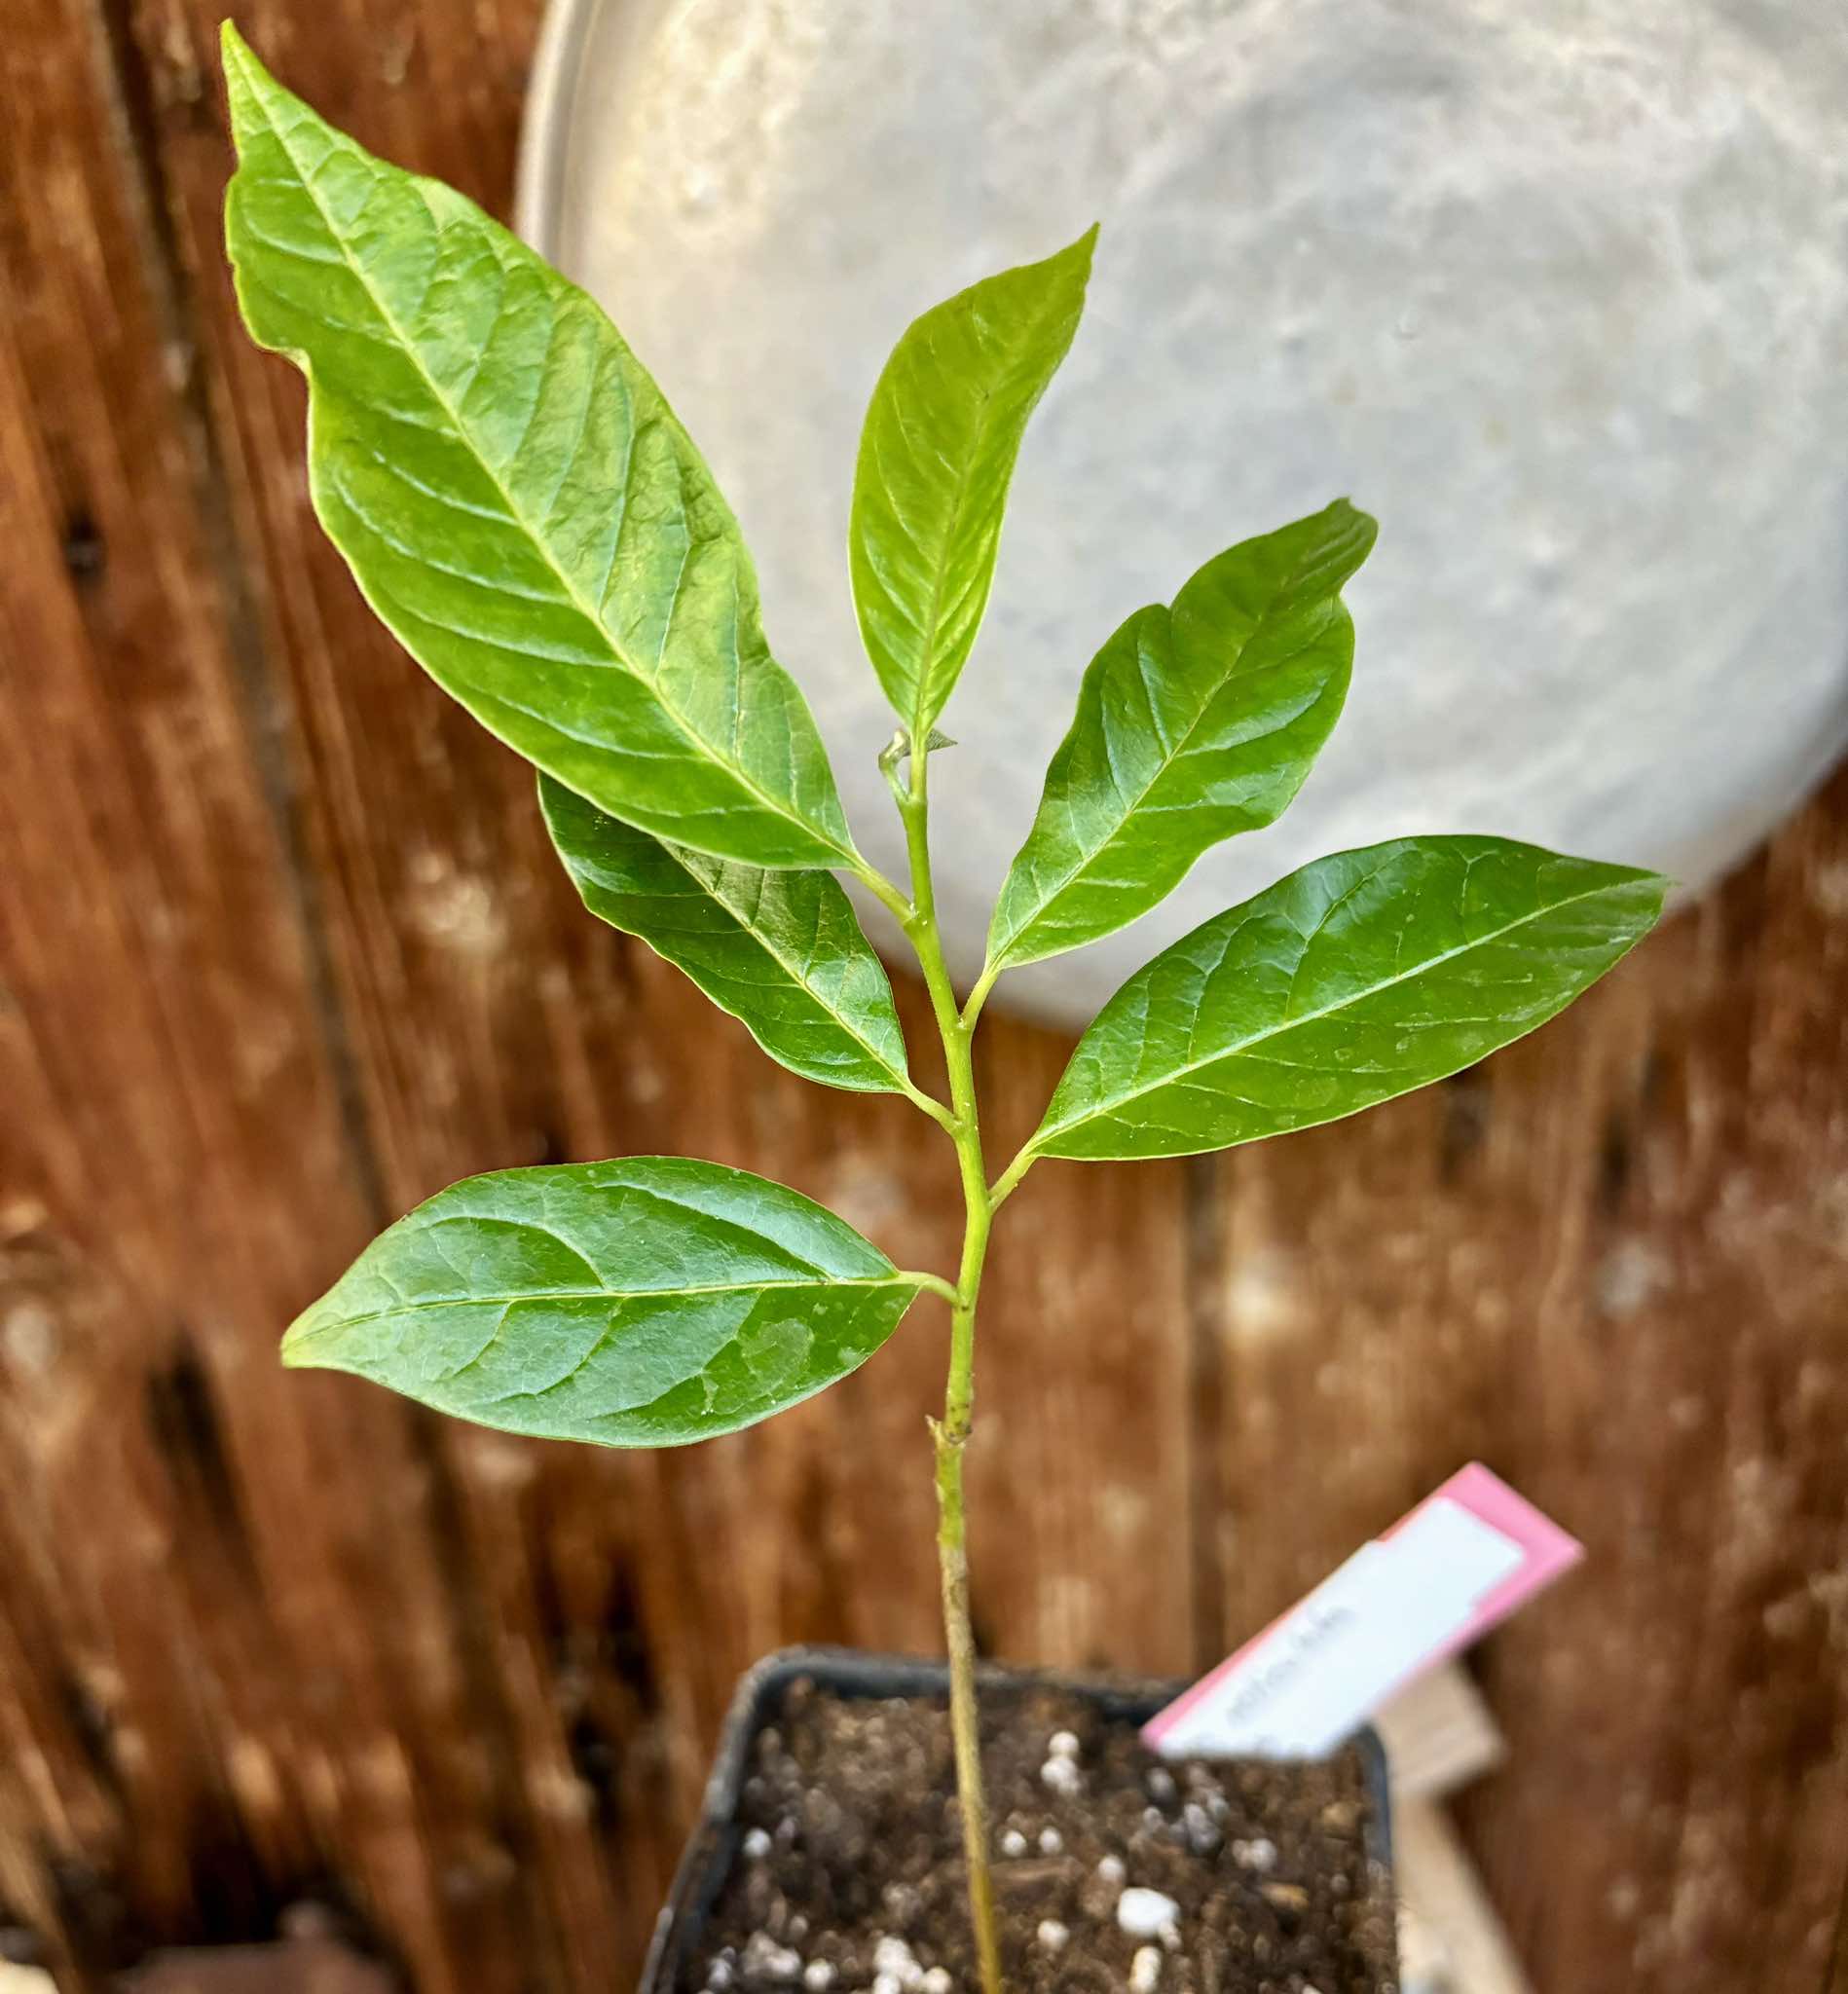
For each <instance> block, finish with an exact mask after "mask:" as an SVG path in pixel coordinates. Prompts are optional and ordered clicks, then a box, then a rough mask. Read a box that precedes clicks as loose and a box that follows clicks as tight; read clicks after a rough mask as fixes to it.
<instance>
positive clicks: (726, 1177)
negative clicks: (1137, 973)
mask: <svg viewBox="0 0 1848 1994" xmlns="http://www.w3.org/2000/svg"><path fill="white" fill-rule="evenodd" d="M919 1286H920V1282H919V1279H918V1277H917V1276H916V1275H915V1274H901V1273H900V1272H899V1271H898V1270H897V1269H896V1268H895V1267H894V1266H893V1265H892V1263H891V1262H890V1261H889V1260H887V1259H886V1257H885V1255H884V1254H883V1253H881V1252H880V1251H879V1250H878V1249H877V1248H876V1247H874V1246H872V1245H869V1243H868V1242H867V1241H866V1240H865V1239H863V1238H862V1237H860V1235H859V1234H858V1233H856V1232H855V1231H854V1230H853V1228H852V1227H851V1226H849V1225H848V1224H847V1223H846V1222H845V1221H844V1220H842V1219H837V1218H836V1217H835V1216H834V1215H833V1213H832V1212H830V1211H825V1210H824V1209H823V1208H822V1207H821V1206H820V1205H819V1204H816V1203H814V1202H813V1201H812V1200H809V1199H806V1198H802V1197H799V1196H798V1195H797V1194H796V1193H795V1192H794V1191H790V1190H787V1189H785V1188H784V1186H782V1185H781V1184H771V1183H769V1182H767V1181H766V1180H765V1179H763V1178H762V1177H754V1176H752V1175H750V1174H749V1173H748V1172H747V1171H744V1170H728V1169H723V1168H721V1166H720V1165H719V1164H717V1163H694V1162H691V1161H689V1160H688V1159H686V1158H684V1157H633V1158H630V1159H628V1160H626V1161H623V1162H619V1163H568V1164H563V1165H558V1166H554V1167H549V1168H545V1169H535V1170H501V1171H498V1172H496V1173H495V1174H493V1175H492V1176H487V1177H470V1178H468V1179H467V1180H466V1181H465V1182H463V1183H461V1184H453V1185H451V1186H450V1188H449V1189H448V1190H447V1191H442V1192H438V1193H437V1195H436V1196H435V1197H434V1198H432V1199H431V1200H429V1201H428V1202H427V1203H426V1204H421V1205H419V1206H418V1208H417V1209H416V1210H415V1211H414V1212H412V1213H411V1214H410V1215H409V1216H408V1217H407V1218H402V1219H400V1220H399V1221H398V1223H397V1224H396V1225H395V1226H393V1227H391V1229H390V1230H389V1231H388V1232H387V1233H384V1234H382V1235H381V1236H380V1237H378V1238H377V1239H375V1240H374V1241H373V1242H372V1244H371V1245H370V1246H368V1247H367V1248H366V1250H365V1252H363V1253H362V1254H361V1255H360V1256H359V1258H358V1259H357V1260H356V1261H355V1262H354V1263H353V1264H352V1266H351V1268H350V1269H349V1270H348V1271H347V1273H346V1274H343V1275H342V1276H341V1278H340V1279H339V1280H338V1281H337V1282H335V1284H334V1286H333V1287H332V1288H331V1289H329V1290H328V1292H327V1293H326V1294H325V1295H323V1296H322V1297H321V1299H320V1300H319V1301H318V1302H316V1303H315V1304H314V1307H313V1308H312V1309H310V1310H309V1311H307V1312H306V1313H305V1314H304V1315H302V1316H301V1317H299V1318H298V1320H297V1321H296V1322H295V1323H294V1325H293V1326H292V1327H291V1328H290V1330H289V1333H288V1335H287V1337H286V1338H285V1339H284V1340H283V1345H282V1357H283V1361H284V1362H285V1363H288V1364H295V1365H305V1366H313V1367H318V1368H321V1369H325V1370H332V1371H351V1372H353V1373H355V1374H356V1375H357V1376H358V1377H361V1378H369V1379H371V1380H373V1381H374V1383H375V1384H379V1385H389V1386H390V1387H391V1388H392V1390H394V1391H401V1392H403V1393H404V1394H405V1395H406V1396H407V1397H410V1398H414V1399H419V1400H421V1401H422V1402H423V1403H424V1404H425V1405H429V1406H434V1407H435V1408H436V1409H437V1410H438V1411H439V1412H445V1413H454V1414H456V1415H457V1416H458V1417H459V1418H462V1419H464V1420H474V1421H477V1422H480V1423H481V1424H483V1425H486V1426H499V1427H500V1428H502V1429H503V1430H505V1431H507V1432H510V1433H535V1434H540V1435H544V1436H546V1437H549V1438H552V1439H559V1440H594V1441H598V1442H600V1443H602V1444H603V1445H605V1446H608V1447H673V1446H678V1445H679V1444H680V1443H681V1442H683V1441H687V1440H707V1439H710V1438H711V1437H712V1436H713V1435H715V1434H719V1433H729V1432H732V1431H733V1430H734V1429H735V1428H737V1427H739V1426H748V1425H750V1424H752V1423H753V1422H755V1421H758V1420H761V1419H765V1418H767V1417H768V1415H770V1414H771V1413H776V1412H781V1411H782V1410H783V1409H784V1408H785V1407H786V1406H793V1405H795V1404H797V1403H799V1402H800V1401H801V1400H802V1399H805V1398H808V1397H810V1396H812V1395H813V1394H814V1393H815V1392H818V1391H820V1390H821V1389H822V1388H823V1386H824V1385H832V1384H833V1382H834V1381H835V1380H836V1379H837V1378H844V1377H845V1376H846V1375H847V1373H848V1372H849V1371H852V1370H853V1369H854V1368H855V1367H856V1366H857V1365H860V1364H862V1363H864V1362H865V1361H866V1360H867V1358H869V1356H871V1354H872V1353H873V1351H874V1350H876V1349H877V1348H879V1346H880V1345H881V1344H882V1343H884V1342H885V1340H886V1338H887V1337H889V1336H890V1335H891V1334H892V1332H893V1330H894V1329H896V1328H897V1327H898V1322H899V1318H900V1316H902V1315H903V1314H904V1313H905V1311H906V1309H907V1308H908V1307H909V1306H910V1304H911V1302H912V1300H913V1299H914V1297H915V1296H916V1294H917V1291H918V1288H919Z"/></svg>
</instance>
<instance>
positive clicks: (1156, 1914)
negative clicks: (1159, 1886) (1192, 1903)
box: [1117, 1884, 1181, 1939]
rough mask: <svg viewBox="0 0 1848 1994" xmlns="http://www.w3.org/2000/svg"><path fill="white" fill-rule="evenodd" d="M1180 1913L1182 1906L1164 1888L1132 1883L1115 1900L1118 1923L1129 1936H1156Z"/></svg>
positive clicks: (1133, 1937) (1137, 1937)
mask: <svg viewBox="0 0 1848 1994" xmlns="http://www.w3.org/2000/svg"><path fill="white" fill-rule="evenodd" d="M1180 1914H1181V1907H1180V1905H1179V1904H1177V1903H1176V1902H1174V1900H1173V1899H1172V1898H1171V1897H1169V1896H1167V1894H1166V1893H1165V1892H1164V1891H1160V1890H1145V1889H1144V1888H1142V1886H1141V1885H1139V1884H1138V1885H1132V1886H1131V1887H1130V1888H1129V1889H1128V1890H1126V1891H1125V1892H1124V1893H1123V1895H1122V1896H1121V1897H1120V1898H1118V1900H1117V1923H1118V1924H1119V1925H1121V1926H1122V1928H1123V1929H1124V1931H1126V1932H1127V1933H1128V1935H1129V1937H1130V1938H1131V1939H1154V1938H1157V1937H1158V1936H1159V1935H1160V1934H1161V1933H1162V1932H1163V1931H1164V1930H1165V1929H1166V1928H1167V1927H1168V1926H1169V1925H1171V1924H1173V1923H1174V1921H1175V1919H1177V1918H1178V1917H1179V1916H1180Z"/></svg>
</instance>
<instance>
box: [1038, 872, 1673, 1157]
mask: <svg viewBox="0 0 1848 1994" xmlns="http://www.w3.org/2000/svg"><path fill="white" fill-rule="evenodd" d="M1667 887H1668V882H1667V881H1666V880H1664V879H1661V878H1658V877H1657V876H1656V875H1655V874H1654V873H1650V872H1639V871H1635V870H1632V869H1631V868H1628V867H1623V866H1605V865H1599V864H1596V863H1594V862H1593V861H1591V860H1589V859H1568V858H1561V857H1560V856H1559V855H1558V854H1557V853H1554V852H1545V851H1541V850H1539V849H1538V848H1537V847H1536V846H1534V845H1520V844H1511V843H1509V842H1507V841H1506V840H1504V839H1500V838H1491V837H1423V838H1399V839H1395V840H1394V841H1393V842H1391V843H1389V844H1383V845H1374V846H1372V847H1371V848H1369V849H1368V850H1365V851H1357V852H1341V853H1337V854H1336V855H1335V856H1334V857H1333V858H1328V859H1318V860H1317V861H1316V862H1315V863H1314V864H1313V865H1312V866H1305V867H1304V868H1303V869H1302V870H1301V871H1300V872H1294V873H1292V874H1291V875H1290V876H1289V877H1288V878H1287V879H1284V880H1281V881H1279V882H1278V884H1277V885H1275V886H1273V887H1271V888H1270V889H1269V890H1268V891H1267V892H1264V893H1261V894H1259V895H1258V896H1257V898H1256V899H1255V900H1250V901H1247V902H1246V903H1245V904H1244V905H1242V906H1237V907H1234V908H1232V909H1231V910H1230V911H1229V912H1227V913H1223V914H1219V915H1217V916H1215V918H1214V919H1212V920H1210V921H1207V922H1205V923H1203V924H1202V925H1201V927H1198V928H1196V929H1195V930H1194V932H1193V933H1192V934H1191V935H1188V936H1185V937H1183V938H1182V940H1181V941H1179V942H1176V943H1175V944H1174V946H1173V947H1172V948H1169V949H1165V950H1164V952H1163V953H1162V954H1161V955H1159V956H1157V957H1156V958H1155V960H1154V961H1153V962H1151V963H1149V964H1148V965H1146V967H1144V968H1143V969H1140V970H1138V971H1137V972H1136V974H1135V975H1134V976H1132V977H1131V978H1130V979H1129V980H1128V981H1127V983H1125V984H1124V986H1123V987H1122V989H1120V990H1119V991H1118V992H1117V993H1116V995H1115V996H1114V997H1112V998H1111V1000H1110V1001H1109V1003H1108V1004H1106V1005H1105V1006H1104V1008H1103V1010H1102V1011H1101V1012H1099V1013H1098V1015H1097V1016H1096V1018H1095V1019H1094V1020H1093V1021H1092V1023H1091V1026H1090V1030H1089V1031H1087V1032H1086V1034H1085V1036H1084V1037H1083V1038H1082V1039H1081V1040H1080V1041H1079V1044H1078V1049H1077V1051H1076V1052H1074V1053H1073V1054H1072V1061H1071V1064H1070V1065H1069V1066H1068V1067H1067V1068H1066V1070H1065V1075H1064V1077H1063V1079H1061V1080H1060V1082H1059V1084H1058V1088H1057V1089H1056V1090H1055V1092H1054V1093H1053V1100H1052V1104H1051V1105H1050V1106H1049V1107H1048V1109H1047V1111H1046V1119H1045V1121H1044V1122H1042V1123H1041V1125H1040V1126H1039V1129H1038V1130H1037V1131H1036V1133H1035V1134H1034V1135H1033V1137H1032V1139H1031V1140H1030V1141H1029V1143H1028V1144H1027V1149H1028V1151H1029V1152H1031V1153H1032V1154H1035V1155H1040V1156H1053V1157H1088V1158H1105V1157H1168V1156H1189V1155H1192V1154H1194V1153H1195V1152H1197V1151H1200V1150H1210V1149H1226V1148H1229V1147H1231V1146H1232V1145H1233V1144H1234V1143H1240V1142H1253V1141H1256V1140H1257V1139H1258V1138H1259V1137H1260V1136H1266V1135H1277V1134H1281V1133H1282V1132H1283V1131H1284V1130H1286V1129H1291V1128H1307V1127H1310V1126H1313V1125H1314V1124H1315V1123H1318V1122H1332V1121H1334V1120H1336V1119H1337V1117H1339V1116H1342V1115H1351V1114H1353V1113H1354V1112H1355V1111H1356V1110H1358V1109H1361V1108H1370V1107H1372V1106H1374V1104H1375V1103H1376V1102H1379V1101H1386V1100H1390V1099H1391V1098H1392V1097H1393V1095H1395V1094H1402V1093H1406V1092H1409V1091H1410V1090H1411V1089H1413V1088H1418V1087H1423V1086H1424V1085H1425V1083H1426V1082H1428V1081H1433V1080H1441V1079H1443V1078H1444V1076H1445V1075H1446V1074H1451V1073H1456V1072H1458V1071H1460V1069H1461V1068H1462V1067H1465V1066H1469V1065H1472V1064H1473V1063H1474V1062H1475V1061H1476V1060H1478V1059H1480V1058H1482V1057H1483V1056H1484V1055H1485V1054H1486V1053H1489V1052H1494V1051H1495V1050H1496V1049H1497V1047H1498V1046H1505V1045H1507V1044H1508V1043H1509V1042H1510V1041H1511V1040H1513V1039H1518V1038H1519V1037H1520V1036H1521V1035H1522V1034H1523V1033H1524V1032H1529V1031H1532V1030H1533V1029H1534V1026H1535V1025H1539V1024H1543V1023H1545V1021H1546V1020H1547V1019H1548V1018H1549V1017H1551V1016H1553V1015H1554V1014H1555V1013H1556V1012H1559V1011H1562V1010H1564V1009H1565V1007H1566V1006H1567V1005H1568V1004H1570V1003H1571V1000H1572V999H1573V998H1574V997H1576V996H1577V995H1578V994H1579V993H1580V991H1582V990H1584V989H1585V988H1587V987H1588V986H1589V985H1590V984H1591V983H1593V982H1595V981H1596V980H1597V979H1598V978H1599V977H1601V976H1603V975H1604V973H1605V971H1606V970H1608V969H1609V968H1610V966H1611V965H1612V964H1613V963H1614V962H1616V961H1617V959H1618V958H1619V957H1620V956H1622V955H1623V954H1624V953H1625V951H1626V950H1627V949H1629V948H1630V947H1631V946H1632V945H1633V944H1634V943H1635V942H1638V941H1640V940H1641V939H1642V937H1643V936H1644V935H1645V934H1646V933H1647V932H1648V930H1649V929H1650V928H1651V927H1652V926H1653V925H1654V923H1655V920H1656V917H1657V915H1658V914H1659V913H1660V912H1661V909H1662V897H1663V894H1664V893H1665V892H1666V890H1667Z"/></svg>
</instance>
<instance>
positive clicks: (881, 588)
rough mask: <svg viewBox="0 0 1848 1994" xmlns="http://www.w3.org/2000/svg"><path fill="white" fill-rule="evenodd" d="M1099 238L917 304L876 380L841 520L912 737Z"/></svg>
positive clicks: (978, 577)
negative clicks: (925, 305) (924, 306)
mask: <svg viewBox="0 0 1848 1994" xmlns="http://www.w3.org/2000/svg"><path fill="white" fill-rule="evenodd" d="M1096 236H1097V231H1096V230H1095V229H1091V230H1090V231H1089V232H1088V233H1087V234H1086V235H1084V236H1081V237H1080V238H1079V240H1077V241H1076V242H1073V243H1072V244H1071V245H1070V246H1069V247H1067V248H1064V249H1061V250H1060V251H1059V252H1058V253H1057V254H1056V255H1055V256H1050V257H1048V258H1047V259H1046V260H1045V262H1043V263H1028V264H1023V265H1021V266H1020V268H1018V269H1017V270H1007V271H1003V272H1002V273H1001V274H1000V275H999V276H998V277H984V278H983V279H982V280H981V281H980V282H979V283H977V284H972V285H971V286H970V287H969V289H968V290H966V291H961V292H958V293H957V295H956V296H955V297H953V298H950V299H949V300H947V301H946V302H945V303H943V304H942V305H938V306H936V307H935V308H934V309H932V310H931V311H929V312H927V313H925V314H924V315H923V317H921V318H919V319H918V320H916V321H915V323H913V324H912V325H911V326H910V327H909V328H908V329H907V330H906V333H905V336H904V337H903V338H902V339H901V340H900V341H899V343H898V345H897V347H896V348H894V350H893V352H892V357H891V358H890V359H889V360H888V361H887V362H886V365H885V371H884V372H883V373H882V374H881V375H880V376H879V380H878V385H877V386H876V387H875V388H873V391H872V402H871V405H870V407H869V409H868V411H867V421H866V427H865V429H864V430H863V432H862V434H861V439H860V460H859V463H858V466H857V468H856V470H855V473H854V492H853V511H852V516H851V522H850V525H849V528H848V552H849V560H850V564H851V569H852V574H853V589H854V606H855V609H857V611H858V613H859V617H860V634H861V637H862V638H863V640H864V641H865V643H866V646H867V654H868V656H869V657H870V658H871V660H872V664H873V669H874V670H875V671H876V672H877V673H878V675H879V683H881V684H882V685H883V686H884V687H885V692H886V697H887V698H888V699H889V700H891V702H892V705H893V707H894V708H895V709H896V711H897V713H898V715H899V718H900V719H901V720H903V721H904V722H905V725H906V729H907V731H908V732H909V734H910V737H911V739H912V740H913V741H922V740H926V739H927V738H928V737H929V734H930V729H931V722H932V721H933V720H936V718H937V716H938V715H939V714H940V713H941V712H942V709H943V703H944V701H946V700H947V699H948V697H949V695H950V692H951V690H952V689H953V688H954V686H955V683H956V680H957V678H958V676H959V675H960V673H961V672H962V668H963V664H964V662H965V661H966V659H967V658H968V656H969V651H970V646H972V645H973V644H974V643H975V641H976V631H977V628H978V626H979V624H980V622H981V614H982V610H983V609H985V608H986V607H987V603H988V588H989V584H990V583H991V582H992V580H993V578H994V565H995V550H996V547H997V545H998V544H999V541H1000V537H1001V515H1002V512H1003V510H1004V508H1005V506H1006V503H1007V497H1008V482H1009V480H1010V479H1011V478H1012V477H1013V475H1014V464H1015V460H1016V457H1017V456H1018V454H1019V449H1020V439H1021V437H1022V435H1023V434H1024V433H1025V430H1026V425H1027V419H1028V418H1029V417H1030V416H1031V415H1032V413H1033V411H1034V408H1035V407H1036V406H1037V405H1038V402H1039V399H1040V397H1041V395H1042V394H1044V393H1045V391H1046V387H1047V384H1048V383H1049V382H1050V381H1051V380H1052V378H1053V374H1054V373H1055V372H1056V370H1057V368H1058V364H1059V362H1060V361H1061V360H1062V359H1063V358H1064V357H1065V352H1066V350H1067V348H1069V347H1070V345H1071V343H1072V335H1073V334H1074V333H1075V332H1076V331H1077V329H1078V319H1079V314H1080V313H1081V312H1082V311H1083V310H1084V304H1085V285H1086V281H1087V279H1088V278H1089V277H1090V253H1091V248H1092V245H1093V244H1094V242H1095V240H1096Z"/></svg>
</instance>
